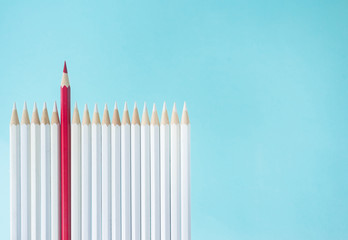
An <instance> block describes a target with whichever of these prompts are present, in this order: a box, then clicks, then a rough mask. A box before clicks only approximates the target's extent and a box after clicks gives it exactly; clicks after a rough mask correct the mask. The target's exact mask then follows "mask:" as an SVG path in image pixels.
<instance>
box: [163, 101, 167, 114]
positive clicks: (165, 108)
mask: <svg viewBox="0 0 348 240" xmlns="http://www.w3.org/2000/svg"><path fill="white" fill-rule="evenodd" d="M165 110H167V105H166V102H164V103H163V109H162V112H164V111H165Z"/></svg>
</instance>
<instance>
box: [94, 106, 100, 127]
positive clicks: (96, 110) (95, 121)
mask: <svg viewBox="0 0 348 240" xmlns="http://www.w3.org/2000/svg"><path fill="white" fill-rule="evenodd" d="M92 123H94V124H100V118H99V113H98V106H97V104H95V106H94V113H93V119H92Z"/></svg>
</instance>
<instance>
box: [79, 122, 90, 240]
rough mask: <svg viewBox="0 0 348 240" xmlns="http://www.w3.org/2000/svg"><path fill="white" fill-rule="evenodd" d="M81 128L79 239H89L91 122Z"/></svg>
mask: <svg viewBox="0 0 348 240" xmlns="http://www.w3.org/2000/svg"><path fill="white" fill-rule="evenodd" d="M81 130H82V131H81V181H82V182H81V196H82V198H81V200H82V202H81V239H83V240H91V206H92V205H91V204H92V200H91V198H92V188H91V183H92V181H91V174H92V172H91V124H88V125H87V124H82V129H81Z"/></svg>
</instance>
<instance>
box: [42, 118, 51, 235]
mask: <svg viewBox="0 0 348 240" xmlns="http://www.w3.org/2000/svg"><path fill="white" fill-rule="evenodd" d="M41 238H42V239H47V240H49V239H51V128H50V124H43V123H42V124H41Z"/></svg>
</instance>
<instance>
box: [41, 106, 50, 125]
mask: <svg viewBox="0 0 348 240" xmlns="http://www.w3.org/2000/svg"><path fill="white" fill-rule="evenodd" d="M41 124H50V119H49V118H48V112H47V105H46V102H45V103H44V106H43V109H42V115H41Z"/></svg>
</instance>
